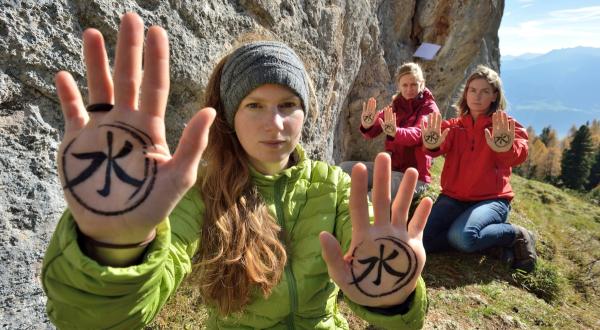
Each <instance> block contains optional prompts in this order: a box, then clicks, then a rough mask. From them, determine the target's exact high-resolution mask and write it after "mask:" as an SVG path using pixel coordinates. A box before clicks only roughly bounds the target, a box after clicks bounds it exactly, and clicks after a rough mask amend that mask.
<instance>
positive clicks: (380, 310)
mask: <svg viewBox="0 0 600 330" xmlns="http://www.w3.org/2000/svg"><path fill="white" fill-rule="evenodd" d="M415 291H416V290H413V291H412V293H411V294H410V295H408V297H406V299H405V300H404V301H403V302H402V303H400V304H397V305H393V306H385V307H371V306H364V307H365V308H366V309H367V310H369V311H371V312H373V313H377V314H381V315H386V316H392V315H399V314H400V315H401V314H406V313H408V311H409V310H410V305H411V304H412V302H413V300H414V298H415Z"/></svg>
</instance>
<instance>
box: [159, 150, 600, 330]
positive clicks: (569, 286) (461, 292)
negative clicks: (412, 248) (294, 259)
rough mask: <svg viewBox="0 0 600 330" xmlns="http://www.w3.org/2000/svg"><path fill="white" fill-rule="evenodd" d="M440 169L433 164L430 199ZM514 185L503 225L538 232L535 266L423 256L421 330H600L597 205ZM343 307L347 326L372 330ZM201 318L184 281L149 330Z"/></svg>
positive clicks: (517, 181) (184, 325)
mask: <svg viewBox="0 0 600 330" xmlns="http://www.w3.org/2000/svg"><path fill="white" fill-rule="evenodd" d="M441 166H442V161H436V164H435V165H434V171H433V172H434V180H435V182H434V183H433V184H432V189H431V191H430V195H432V196H436V195H437V193H438V192H439V184H438V182H439V173H440V172H441ZM466 175H468V174H466ZM512 184H513V188H514V190H515V191H516V194H517V196H516V197H515V199H514V200H513V203H512V207H513V209H512V212H511V214H510V218H509V219H510V220H509V221H510V222H513V223H516V224H520V225H523V226H525V227H527V228H529V229H530V230H532V231H533V232H534V233H535V234H536V235H537V237H538V244H537V251H538V255H539V257H540V259H539V265H538V268H537V269H536V271H534V272H533V273H532V274H530V275H525V274H521V273H516V272H513V271H512V270H511V269H510V268H509V267H508V266H507V265H505V264H503V263H502V262H500V261H498V260H495V259H493V258H491V257H490V256H486V255H482V254H471V255H465V254H459V253H445V254H436V255H428V256H427V264H426V266H425V270H424V272H423V277H424V278H425V282H426V283H427V290H428V291H427V293H428V296H429V299H430V306H429V313H428V315H427V321H426V323H425V329H475V328H477V329H518V328H522V329H532V328H533V329H538V328H543V329H548V328H556V329H591V328H600V313H599V311H600V206H597V205H592V204H590V203H588V202H586V201H584V200H583V199H581V198H579V197H577V196H574V195H570V194H568V193H566V192H564V191H562V190H560V189H558V188H556V187H553V186H551V185H547V184H544V183H540V182H536V181H530V180H526V179H523V178H521V177H518V176H513V178H512ZM342 305H343V303H342ZM342 310H343V311H344V313H345V314H346V316H347V318H348V320H349V322H350V323H351V328H352V329H374V328H373V327H370V326H369V325H368V324H367V323H366V322H364V321H362V320H361V319H358V318H357V317H355V316H354V315H352V312H350V311H349V309H348V308H347V307H346V306H342ZM205 317H206V312H205V310H204V308H203V307H202V305H201V303H200V302H199V299H198V293H197V292H196V291H195V290H194V287H193V286H192V285H191V284H189V283H184V285H183V286H182V287H181V288H180V289H179V291H178V293H177V295H176V296H174V297H173V298H172V299H171V301H170V302H169V303H168V305H167V306H166V308H165V309H164V310H163V311H162V313H161V314H160V315H159V317H158V318H157V319H156V321H155V322H154V323H153V325H152V326H151V327H149V329H196V328H199V325H201V324H202V323H203V320H204V318H205Z"/></svg>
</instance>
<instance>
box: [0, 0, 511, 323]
mask: <svg viewBox="0 0 600 330" xmlns="http://www.w3.org/2000/svg"><path fill="white" fill-rule="evenodd" d="M503 8H504V1H503V0H486V1H451V0H435V1H434V0H422V1H415V0H371V1H366V0H357V1H354V0H311V1H299V0H238V1H233V0H231V1H226V0H222V1H217V0H203V1H191V0H189V1H188V0H169V1H167V0H163V1H161V0H137V1H136V0H124V1H109V0H57V1H47V0H43V1H42V0H39V1H34V0H22V1H21V0H7V1H3V2H2V4H0V153H1V154H2V156H1V158H0V187H1V190H2V194H0V219H1V220H0V234H1V235H0V247H1V249H0V262H1V264H2V269H3V271H2V272H1V274H0V309H1V310H2V313H0V324H1V325H2V327H3V328H44V327H47V328H51V325H49V323H48V321H47V319H46V317H45V312H44V302H45V297H44V294H43V292H42V289H41V286H40V282H39V279H38V278H39V272H40V268H41V260H42V258H43V254H44V250H45V247H46V245H47V242H48V240H49V238H50V236H51V234H52V231H53V228H54V226H55V224H56V221H57V219H58V217H59V215H60V213H61V211H62V209H63V208H64V206H65V204H64V201H63V200H62V191H61V189H60V184H59V182H58V178H57V173H56V168H55V158H56V151H57V148H58V145H59V143H60V139H61V136H62V131H63V124H62V118H61V114H60V110H59V104H58V99H57V96H56V93H55V88H54V86H53V76H54V74H55V73H56V72H57V71H59V70H68V71H70V72H71V73H73V75H74V76H75V78H76V80H77V81H78V82H79V84H80V86H82V87H83V86H85V67H84V65H83V60H82V51H81V46H82V44H81V39H80V36H81V33H82V31H83V30H84V29H85V28H86V27H95V28H97V29H99V30H100V31H101V32H102V33H103V34H104V36H105V38H106V42H107V44H108V47H109V54H110V55H109V56H111V57H112V54H113V53H114V48H113V46H114V43H115V41H116V32H117V28H118V23H119V17H120V15H121V14H122V13H124V12H126V11H135V12H137V13H139V14H140V15H141V16H142V17H143V18H144V21H145V22H146V23H147V24H148V25H150V24H157V25H161V26H163V27H165V28H166V29H167V31H168V34H169V38H170V45H171V86H172V90H171V94H170V99H169V108H168V110H167V114H168V115H167V125H166V126H167V135H168V141H169V143H170V145H171V146H172V147H174V146H175V145H176V141H177V139H178V138H179V134H180V131H181V129H182V128H183V126H184V124H185V123H186V121H187V120H188V119H189V118H190V117H191V116H192V114H193V113H194V112H195V111H196V110H197V109H198V108H199V107H200V103H199V101H198V100H201V98H202V93H203V92H202V91H203V88H204V86H205V84H206V82H207V80H208V75H209V73H210V71H211V69H212V67H213V65H214V64H215V62H216V61H217V60H218V59H219V57H220V55H221V54H223V53H224V52H225V51H227V50H228V49H229V48H230V47H231V45H232V43H233V42H234V41H235V40H236V39H238V38H239V37H240V36H243V35H245V34H247V33H259V34H263V35H266V36H270V37H272V38H275V39H279V40H282V41H284V42H286V43H288V44H289V45H291V46H292V47H293V48H294V49H295V50H296V51H297V52H298V53H299V54H300V56H301V57H302V58H303V59H304V61H305V62H306V65H307V68H308V71H309V73H310V75H311V77H312V78H313V80H314V82H315V86H316V96H317V100H318V102H319V105H320V107H319V109H320V111H319V113H318V116H317V117H316V118H314V124H313V125H312V126H311V127H307V128H306V129H305V132H304V136H303V143H304V145H305V147H306V149H307V151H308V153H309V155H311V156H312V157H315V158H319V159H324V160H327V161H329V162H332V163H333V162H339V161H341V160H346V159H370V158H372V157H373V155H374V154H375V153H376V151H378V150H381V146H382V141H381V140H379V139H376V140H373V141H364V140H363V139H362V137H361V136H360V135H359V134H357V131H358V129H357V125H359V124H360V119H359V116H360V111H361V104H362V102H363V100H365V99H366V98H368V97H370V96H374V97H376V98H377V100H378V102H379V104H380V105H383V104H385V103H387V102H389V100H390V97H391V95H392V94H393V93H394V90H395V84H394V82H393V81H392V76H393V74H394V72H395V69H396V67H397V66H398V65H400V64H401V63H403V62H405V61H410V60H415V59H414V58H413V57H412V54H413V53H414V51H415V50H416V48H417V47H418V46H419V45H420V43H422V42H432V43H438V44H441V45H442V48H441V50H440V52H439V53H438V55H437V57H436V58H435V59H434V60H433V61H426V62H420V63H421V64H422V65H423V68H424V69H425V75H426V79H427V85H428V86H429V88H430V89H431V90H432V91H433V93H434V95H435V96H436V99H437V101H438V105H439V106H440V109H441V110H442V111H443V112H446V114H447V115H451V112H450V111H448V110H447V109H449V104H451V102H452V100H453V97H454V96H455V95H456V93H457V90H458V89H459V88H460V84H461V82H462V81H463V80H464V78H465V74H466V72H468V71H469V69H470V68H472V67H473V66H474V65H476V64H479V63H485V64H488V65H490V66H492V67H493V68H496V69H498V66H499V57H500V56H499V51H498V37H497V31H498V27H499V25H500V20H501V17H502V12H503ZM83 92H84V94H85V90H83Z"/></svg>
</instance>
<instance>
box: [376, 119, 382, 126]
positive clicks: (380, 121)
mask: <svg viewBox="0 0 600 330" xmlns="http://www.w3.org/2000/svg"><path fill="white" fill-rule="evenodd" d="M377 120H378V121H379V125H381V127H383V125H384V121H383V119H381V118H377Z"/></svg>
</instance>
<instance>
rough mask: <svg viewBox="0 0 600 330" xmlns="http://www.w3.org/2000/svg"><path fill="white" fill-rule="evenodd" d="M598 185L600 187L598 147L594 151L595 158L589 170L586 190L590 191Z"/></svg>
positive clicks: (599, 150)
mask: <svg viewBox="0 0 600 330" xmlns="http://www.w3.org/2000/svg"><path fill="white" fill-rule="evenodd" d="M598 185H600V146H599V147H598V148H597V150H596V156H595V157H594V162H593V164H592V169H591V170H590V176H589V178H588V184H587V190H592V189H594V188H596V186H598Z"/></svg>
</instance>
